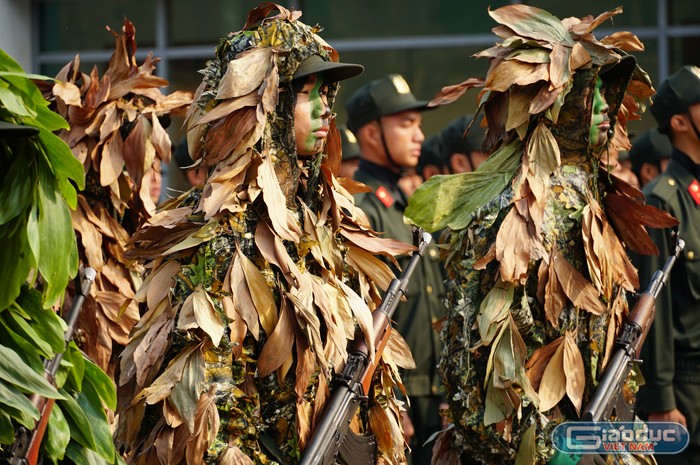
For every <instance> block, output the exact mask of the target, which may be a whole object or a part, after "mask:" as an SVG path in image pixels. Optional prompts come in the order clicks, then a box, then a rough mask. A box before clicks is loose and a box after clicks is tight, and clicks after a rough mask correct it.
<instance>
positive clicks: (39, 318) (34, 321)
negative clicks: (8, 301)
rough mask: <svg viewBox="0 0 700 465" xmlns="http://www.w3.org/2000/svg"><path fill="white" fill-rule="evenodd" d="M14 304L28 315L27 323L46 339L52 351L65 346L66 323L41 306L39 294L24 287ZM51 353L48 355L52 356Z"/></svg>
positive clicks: (50, 310) (55, 351)
mask: <svg viewBox="0 0 700 465" xmlns="http://www.w3.org/2000/svg"><path fill="white" fill-rule="evenodd" d="M16 304H17V305H18V306H19V307H20V308H21V309H22V310H23V311H24V312H25V313H26V314H27V315H28V316H29V319H30V321H29V325H31V327H32V328H33V329H34V330H35V331H36V332H37V333H38V334H40V336H41V339H42V340H44V341H46V342H47V343H48V344H49V346H50V347H51V350H52V352H53V353H61V352H63V351H64V350H65V348H66V341H65V332H66V325H65V323H64V322H63V320H62V319H61V317H60V316H58V315H57V314H56V313H55V312H54V311H53V310H52V309H50V308H43V307H42V302H41V294H40V293H39V292H38V291H36V290H34V289H29V288H27V287H26V286H25V287H24V289H23V291H22V293H21V294H20V295H19V298H18V299H17V302H16ZM53 353H52V354H51V355H49V356H47V358H49V357H53Z"/></svg>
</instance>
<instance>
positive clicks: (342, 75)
mask: <svg viewBox="0 0 700 465" xmlns="http://www.w3.org/2000/svg"><path fill="white" fill-rule="evenodd" d="M364 69H365V68H364V66H362V65H356V64H354V63H340V62H336V61H326V60H324V59H323V58H322V57H321V56H320V55H311V56H309V57H308V58H307V59H305V60H304V61H302V62H301V64H300V65H299V67H298V68H297V70H296V71H295V72H294V79H299V78H302V77H306V76H309V75H311V74H314V73H322V74H323V76H324V78H325V79H326V80H327V81H330V82H337V81H343V80H345V79H349V78H351V77H354V76H357V75H358V74H360V73H361V72H362V71H364Z"/></svg>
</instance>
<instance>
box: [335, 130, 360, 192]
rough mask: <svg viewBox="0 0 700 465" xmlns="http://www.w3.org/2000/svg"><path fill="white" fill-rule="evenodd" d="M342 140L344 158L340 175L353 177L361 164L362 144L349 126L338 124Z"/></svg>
mask: <svg viewBox="0 0 700 465" xmlns="http://www.w3.org/2000/svg"><path fill="white" fill-rule="evenodd" d="M338 131H339V132H340V140H341V142H342V143H343V160H342V161H341V162H340V171H339V172H338V177H343V178H348V179H352V178H353V176H355V171H357V167H358V165H359V164H360V146H359V145H358V143H357V139H355V134H353V133H352V131H350V130H349V129H348V128H347V126H343V125H341V126H338Z"/></svg>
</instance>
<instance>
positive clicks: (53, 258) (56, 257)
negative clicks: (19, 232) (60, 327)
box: [32, 164, 78, 307]
mask: <svg viewBox="0 0 700 465" xmlns="http://www.w3.org/2000/svg"><path fill="white" fill-rule="evenodd" d="M39 180H40V182H39V189H38V192H39V195H38V199H37V200H38V202H37V206H38V209H39V213H38V215H37V219H38V222H37V227H38V231H37V232H38V239H39V251H40V253H39V255H38V256H35V257H36V260H37V262H38V265H39V271H40V272H41V275H42V276H43V278H44V281H45V284H46V285H45V288H44V307H50V306H52V305H54V304H55V303H56V302H57V301H58V299H59V297H60V296H61V295H62V294H63V292H64V290H65V288H66V285H67V284H68V281H69V280H70V278H72V277H74V276H75V275H76V274H77V272H78V262H77V243H76V238H75V232H74V231H73V223H72V221H71V216H70V212H69V211H68V206H67V205H66V204H65V202H63V199H62V198H60V197H59V196H57V195H56V191H55V190H53V189H51V187H52V186H54V183H52V182H51V179H50V178H49V174H48V173H47V169H46V168H45V167H44V165H43V164H40V169H39ZM32 250H34V246H32Z"/></svg>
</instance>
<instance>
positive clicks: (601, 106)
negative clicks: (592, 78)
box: [589, 78, 610, 147]
mask: <svg viewBox="0 0 700 465" xmlns="http://www.w3.org/2000/svg"><path fill="white" fill-rule="evenodd" d="M602 87H603V81H602V80H601V79H600V78H598V79H597V80H596V86H595V93H594V94H593V117H592V118H591V131H590V134H589V136H590V139H591V145H592V146H593V147H601V146H603V145H605V143H606V142H607V141H608V130H609V129H610V118H609V117H608V102H607V101H606V100H605V96H603V93H602V92H601V91H600V89H601V88H602Z"/></svg>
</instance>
